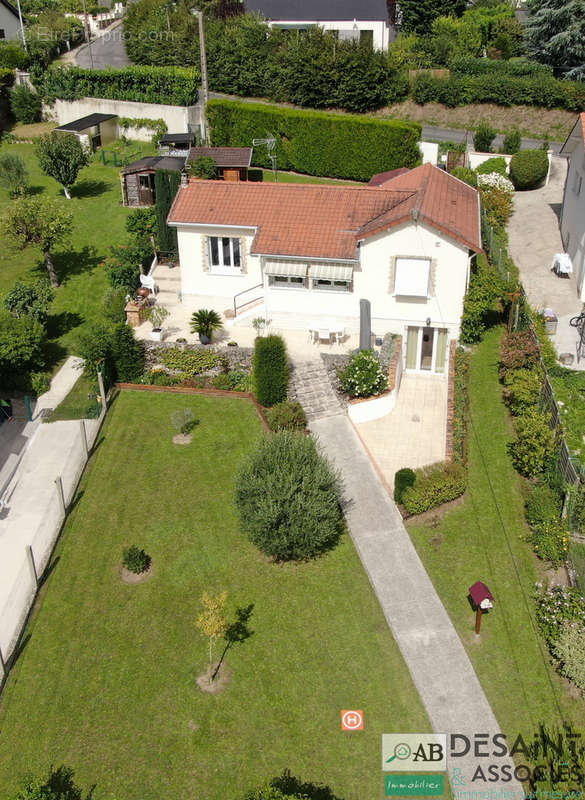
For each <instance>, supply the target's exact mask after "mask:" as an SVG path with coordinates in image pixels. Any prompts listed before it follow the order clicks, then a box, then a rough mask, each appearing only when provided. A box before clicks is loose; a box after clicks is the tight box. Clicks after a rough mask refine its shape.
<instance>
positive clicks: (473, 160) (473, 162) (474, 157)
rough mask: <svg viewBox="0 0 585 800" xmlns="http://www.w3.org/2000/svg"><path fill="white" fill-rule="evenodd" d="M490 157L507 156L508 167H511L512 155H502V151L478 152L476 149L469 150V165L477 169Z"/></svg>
mask: <svg viewBox="0 0 585 800" xmlns="http://www.w3.org/2000/svg"><path fill="white" fill-rule="evenodd" d="M490 158H505V159H506V167H508V169H510V161H511V160H512V156H506V155H502V154H501V153H478V152H476V151H475V150H470V151H468V153H467V165H468V166H469V167H471V169H477V168H478V167H479V165H480V164H483V162H484V161H488V160H489V159H490Z"/></svg>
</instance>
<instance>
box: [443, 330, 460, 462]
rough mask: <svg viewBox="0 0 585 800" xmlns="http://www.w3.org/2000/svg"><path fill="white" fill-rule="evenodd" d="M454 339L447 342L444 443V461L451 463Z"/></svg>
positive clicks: (453, 405) (453, 403)
mask: <svg viewBox="0 0 585 800" xmlns="http://www.w3.org/2000/svg"><path fill="white" fill-rule="evenodd" d="M456 350H457V341H456V339H451V341H450V342H449V377H448V379H447V381H448V390H447V434H446V441H445V460H446V461H453V421H454V419H455V351H456Z"/></svg>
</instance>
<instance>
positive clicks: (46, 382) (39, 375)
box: [30, 372, 51, 397]
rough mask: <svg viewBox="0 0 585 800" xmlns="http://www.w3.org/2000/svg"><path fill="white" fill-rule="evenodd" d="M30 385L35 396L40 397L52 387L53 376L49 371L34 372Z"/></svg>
mask: <svg viewBox="0 0 585 800" xmlns="http://www.w3.org/2000/svg"><path fill="white" fill-rule="evenodd" d="M30 385H31V389H32V391H33V394H34V395H35V397H40V396H41V395H42V394H44V393H45V392H48V391H49V389H50V388H51V376H50V375H49V373H48V372H33V373H31V376H30Z"/></svg>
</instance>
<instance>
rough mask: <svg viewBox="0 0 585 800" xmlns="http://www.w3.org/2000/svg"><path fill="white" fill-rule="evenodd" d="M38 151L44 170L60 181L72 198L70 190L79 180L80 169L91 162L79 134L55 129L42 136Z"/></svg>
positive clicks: (68, 195) (69, 198)
mask: <svg viewBox="0 0 585 800" xmlns="http://www.w3.org/2000/svg"><path fill="white" fill-rule="evenodd" d="M36 153H37V156H38V159H39V164H40V165H41V169H42V170H43V172H44V173H45V174H47V175H50V176H51V178H54V179H55V180H56V181H57V182H58V183H60V184H61V186H62V187H63V191H64V192H65V197H66V198H67V199H68V200H71V195H70V194H69V190H70V189H71V187H72V186H73V184H74V183H75V181H76V180H77V176H78V175H79V171H80V170H81V169H83V167H87V165H88V164H89V151H88V150H87V149H86V148H85V147H83V145H82V144H81V142H80V141H79V139H78V138H77V136H75V135H73V134H63V133H55V132H54V131H53V133H48V134H46V135H45V136H41V138H40V139H39V141H38V144H37V147H36Z"/></svg>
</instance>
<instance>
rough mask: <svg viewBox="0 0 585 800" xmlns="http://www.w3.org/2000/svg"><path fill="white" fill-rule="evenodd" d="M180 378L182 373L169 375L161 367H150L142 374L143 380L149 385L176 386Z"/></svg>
mask: <svg viewBox="0 0 585 800" xmlns="http://www.w3.org/2000/svg"><path fill="white" fill-rule="evenodd" d="M182 379H183V376H182V375H169V373H168V372H165V371H164V370H163V369H152V370H150V372H149V373H148V374H147V375H145V376H144V379H143V382H144V383H147V384H149V385H150V386H176V385H177V384H178V383H181V381H182Z"/></svg>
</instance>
